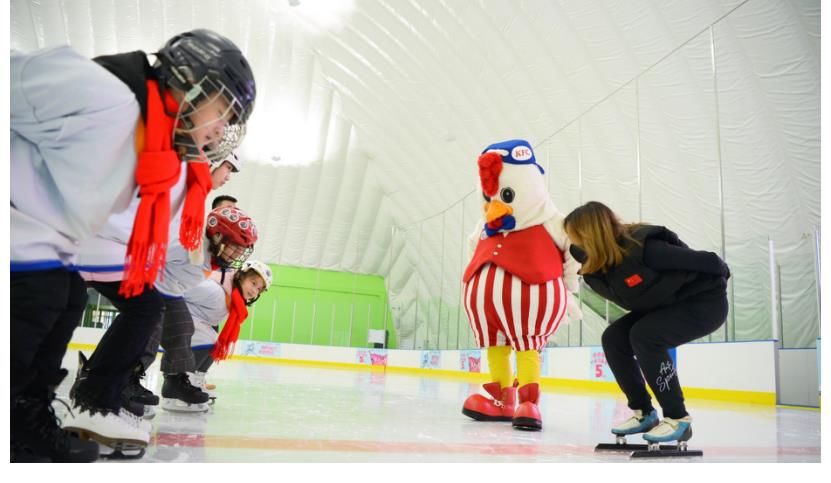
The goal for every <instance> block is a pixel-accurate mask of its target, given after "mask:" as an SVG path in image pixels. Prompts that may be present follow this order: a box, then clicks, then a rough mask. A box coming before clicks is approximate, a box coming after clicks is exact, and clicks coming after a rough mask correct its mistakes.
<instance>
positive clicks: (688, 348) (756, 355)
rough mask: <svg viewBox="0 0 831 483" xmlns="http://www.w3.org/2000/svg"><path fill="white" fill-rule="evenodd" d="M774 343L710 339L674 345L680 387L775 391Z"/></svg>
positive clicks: (767, 341) (770, 341) (769, 341)
mask: <svg viewBox="0 0 831 483" xmlns="http://www.w3.org/2000/svg"><path fill="white" fill-rule="evenodd" d="M775 351H776V343H775V342H774V341H772V340H763V341H754V342H726V343H725V342H717V343H716V342H714V343H701V344H687V345H683V346H681V347H679V348H678V373H679V377H680V379H681V384H682V385H683V386H684V387H700V388H707V389H730V390H733V391H758V392H776V358H775V355H776V352H775Z"/></svg>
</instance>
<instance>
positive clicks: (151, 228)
mask: <svg viewBox="0 0 831 483" xmlns="http://www.w3.org/2000/svg"><path fill="white" fill-rule="evenodd" d="M165 106H167V108H168V110H169V111H172V112H176V111H178V110H179V107H178V105H177V103H176V101H175V100H174V99H173V98H172V97H171V95H170V93H166V95H165V99H164V104H163V103H162V99H161V96H160V95H159V88H158V85H157V83H156V81H155V80H151V79H148V80H147V119H146V122H145V124H144V127H145V133H144V135H145V137H144V147H143V148H142V151H141V153H139V155H138V161H137V163H136V176H135V178H136V184H137V185H139V197H140V198H141V202H140V203H139V206H138V210H137V212H136V218H135V221H134V222H133V232H132V233H131V234H130V241H129V242H128V243H127V256H126V258H125V260H124V279H123V281H122V282H121V288H120V290H119V291H118V293H119V294H120V295H122V296H124V297H128V298H129V297H134V296H136V295H139V294H141V293H142V292H143V291H144V286H145V285H147V284H149V285H150V286H153V283H154V282H155V281H156V276H157V275H158V273H159V270H160V269H161V268H162V267H163V266H164V261H165V255H166V254H167V232H168V226H169V225H170V188H171V187H172V186H173V185H175V184H176V182H177V181H178V180H179V170H180V169H181V161H180V160H179V156H178V155H177V154H176V151H174V150H173V147H172V140H173V128H174V125H175V124H174V123H175V121H176V120H175V119H174V118H172V117H170V116H168V115H167V114H166V113H165Z"/></svg>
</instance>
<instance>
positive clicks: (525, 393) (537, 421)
mask: <svg viewBox="0 0 831 483" xmlns="http://www.w3.org/2000/svg"><path fill="white" fill-rule="evenodd" d="M539 401H540V385H539V384H537V383H536V382H534V383H531V384H526V385H524V386H522V387H521V388H519V407H518V408H517V410H516V414H514V419H513V423H512V425H513V427H514V429H521V430H523V431H541V430H542V416H541V415H540V408H539V406H537V404H538V403H539Z"/></svg>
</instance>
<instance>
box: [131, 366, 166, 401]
mask: <svg viewBox="0 0 831 483" xmlns="http://www.w3.org/2000/svg"><path fill="white" fill-rule="evenodd" d="M143 377H144V372H134V373H133V374H130V379H129V382H128V383H127V387H125V388H124V394H125V395H126V396H127V397H129V398H130V399H132V400H134V401H138V402H140V403H141V404H144V405H145V406H158V405H159V396H157V395H155V394H154V393H153V391H151V390H149V389H147V388H146V387H144V386H143V385H142V384H141V379H142V378H143Z"/></svg>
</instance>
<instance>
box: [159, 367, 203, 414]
mask: <svg viewBox="0 0 831 483" xmlns="http://www.w3.org/2000/svg"><path fill="white" fill-rule="evenodd" d="M208 399H210V397H209V396H208V394H207V393H206V392H203V391H202V390H201V389H199V388H198V387H196V386H194V385H192V384H191V383H190V378H188V375H187V373H184V372H183V373H179V374H165V376H164V384H163V385H162V408H163V409H166V410H168V411H181V412H204V411H207V410H208Z"/></svg>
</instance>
